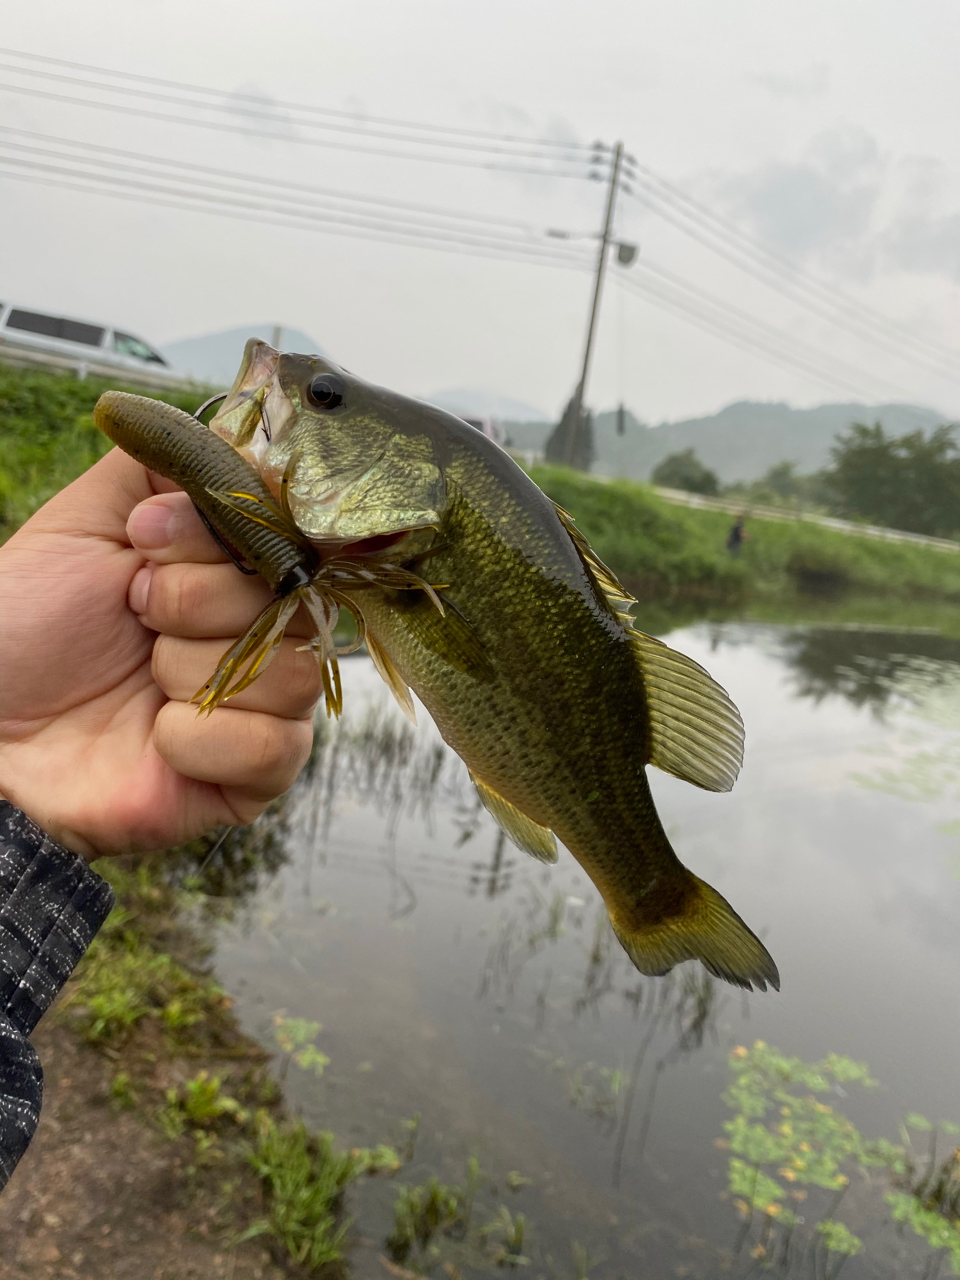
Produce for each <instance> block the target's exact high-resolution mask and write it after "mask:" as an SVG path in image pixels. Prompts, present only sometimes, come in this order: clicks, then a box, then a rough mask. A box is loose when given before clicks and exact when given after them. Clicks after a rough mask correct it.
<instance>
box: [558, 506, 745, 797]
mask: <svg viewBox="0 0 960 1280" xmlns="http://www.w3.org/2000/svg"><path fill="white" fill-rule="evenodd" d="M554 505H556V504H554ZM557 514H558V516H559V517H560V522H561V524H562V525H563V527H564V528H565V529H566V531H567V533H569V535H570V538H571V541H572V542H573V545H574V546H575V547H576V549H577V553H578V554H579V556H580V560H581V562H582V563H583V567H584V569H586V571H587V574H588V576H589V577H590V579H591V581H592V582H593V584H594V586H595V587H596V588H597V591H598V592H599V593H600V595H601V597H602V598H603V600H604V601H605V603H606V605H607V607H608V608H609V610H610V612H611V613H613V614H614V615H615V616H616V617H617V618H619V619H620V621H621V622H622V623H623V625H624V627H625V628H626V631H627V635H628V637H629V641H630V646H631V648H632V649H633V652H634V654H635V656H636V659H637V664H638V666H639V667H640V671H641V674H642V676H643V683H644V688H645V689H646V694H647V713H648V717H649V725H648V728H649V734H648V749H647V762H648V763H649V764H653V765H656V766H657V768H658V769H663V770H664V771H665V772H666V773H672V774H673V775H674V777H676V778H682V779H683V781H684V782H692V783H693V784H694V786H696V787H703V789H704V790H705V791H729V790H730V788H731V787H732V786H733V784H734V783H735V782H736V780H737V774H738V773H739V772H740V766H741V764H742V763H743V721H742V720H741V719H740V712H739V711H738V710H737V708H736V707H735V706H734V704H733V702H732V701H731V699H730V697H729V696H728V695H727V692H726V690H725V689H723V688H721V686H720V685H718V684H717V682H716V680H714V679H713V677H712V676H711V675H709V673H708V672H706V671H704V669H703V667H701V666H700V665H699V663H696V662H694V661H693V659H692V658H688V657H686V656H685V655H684V654H682V653H678V652H677V651H676V649H671V648H670V647H669V646H668V645H665V644H664V643H663V641H662V640H655V639H654V638H653V636H648V635H644V633H643V632H642V631H637V630H636V629H635V627H634V626H633V619H632V618H631V616H630V614H629V613H628V612H627V609H628V608H629V606H630V605H632V604H635V603H636V601H635V600H634V599H633V597H632V596H631V595H630V594H629V592H627V591H626V590H625V588H624V587H623V586H622V585H621V583H620V582H618V581H617V578H616V575H615V574H613V573H612V572H611V570H610V569H608V568H607V566H606V565H605V564H604V563H603V561H602V560H600V559H599V557H598V556H597V555H596V554H595V552H594V551H593V549H592V547H591V546H590V544H589V543H588V542H587V540H586V538H585V537H584V536H583V534H582V533H581V532H580V530H579V529H578V528H577V526H576V525H575V524H574V522H573V518H572V517H571V516H570V515H569V514H568V513H567V512H566V511H564V510H563V508H562V507H557Z"/></svg>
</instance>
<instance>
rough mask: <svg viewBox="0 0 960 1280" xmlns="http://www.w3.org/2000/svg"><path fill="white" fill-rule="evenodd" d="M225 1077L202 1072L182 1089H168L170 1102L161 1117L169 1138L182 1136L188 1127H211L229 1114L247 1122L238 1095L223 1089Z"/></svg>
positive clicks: (168, 1101)
mask: <svg viewBox="0 0 960 1280" xmlns="http://www.w3.org/2000/svg"><path fill="white" fill-rule="evenodd" d="M222 1084H223V1080H222V1079H221V1077H220V1076H211V1075H210V1074H209V1073H208V1072H206V1071H199V1072H198V1073H197V1074H196V1075H195V1076H194V1077H193V1079H192V1080H188V1081H187V1082H186V1083H185V1084H184V1085H183V1087H182V1088H181V1089H168V1090H167V1093H166V1099H167V1101H166V1105H165V1106H164V1107H163V1108H162V1109H161V1111H160V1112H159V1114H158V1119H159V1120H160V1123H161V1124H162V1126H163V1129H164V1132H165V1133H166V1134H167V1136H168V1137H171V1138H179V1137H180V1135H181V1134H182V1133H183V1132H184V1130H185V1129H187V1128H188V1127H192V1128H194V1129H208V1128H211V1127H214V1126H215V1125H216V1124H217V1122H218V1121H219V1120H222V1119H223V1118H224V1117H225V1116H229V1117H230V1118H231V1119H232V1120H234V1121H235V1122H236V1123H237V1124H243V1123H244V1122H245V1121H246V1119H247V1113H246V1112H245V1111H244V1109H243V1107H241V1105H240V1103H239V1102H238V1101H237V1100H236V1098H232V1097H230V1095H229V1094H226V1093H224V1092H223V1091H222V1088H221V1086H222Z"/></svg>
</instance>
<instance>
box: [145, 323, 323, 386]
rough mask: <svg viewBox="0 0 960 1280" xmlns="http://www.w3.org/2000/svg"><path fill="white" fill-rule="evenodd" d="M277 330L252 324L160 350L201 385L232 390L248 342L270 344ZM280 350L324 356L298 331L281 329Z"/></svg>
mask: <svg viewBox="0 0 960 1280" xmlns="http://www.w3.org/2000/svg"><path fill="white" fill-rule="evenodd" d="M274 328H275V326H274V325H272V324H250V325H244V326H242V327H241V328H239V329H222V330H221V331H220V332H219V333H207V334H204V335H203V336H202V337H200V338H181V339H179V341H177V342H168V343H167V344H166V346H164V347H161V351H162V352H163V355H164V356H166V358H167V359H168V360H169V361H170V363H171V365H173V367H174V369H177V370H179V371H181V372H182V373H188V374H190V376H191V377H193V378H196V380H197V381H198V382H208V383H210V385H211V386H215V387H229V385H230V383H231V382H233V380H234V378H235V377H236V376H237V370H238V369H239V368H240V360H241V357H242V356H243V348H244V345H245V344H246V341H247V339H248V338H263V339H264V340H265V341H266V342H271V341H272V340H273V336H274ZM280 349H281V350H282V351H298V352H301V353H303V354H304V355H325V354H326V352H324V351H323V349H322V348H321V346H320V344H319V343H318V342H316V341H315V339H313V338H311V337H309V336H308V335H307V334H305V333H302V332H301V331H300V330H299V329H287V328H283V327H281V329H280Z"/></svg>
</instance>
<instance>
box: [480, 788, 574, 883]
mask: <svg viewBox="0 0 960 1280" xmlns="http://www.w3.org/2000/svg"><path fill="white" fill-rule="evenodd" d="M470 778H471V780H472V782H473V785H474V786H475V787H476V788H477V794H478V795H479V797H480V799H481V801H482V803H483V806H484V808H485V809H486V810H487V812H488V813H491V814H492V815H493V817H494V818H496V820H497V822H498V823H499V824H500V826H501V827H502V828H503V830H504V831H505V832H506V834H507V836H509V838H510V839H511V840H512V841H513V843H514V844H515V845H516V846H517V848H518V849H522V850H523V852H524V853H529V854H530V855H531V857H534V858H536V859H537V861H538V862H556V860H557V840H556V837H555V836H554V834H553V832H552V831H548V830H547V828H546V827H541V826H540V824H539V823H538V822H534V821H533V819H532V818H528V817H527V815H526V814H525V813H521V812H520V810H519V809H518V808H517V806H516V805H515V804H511V803H510V801H509V800H504V798H503V796H502V795H501V794H500V793H499V791H494V789H493V788H492V787H488V786H487V784H486V783H485V782H481V781H480V779H479V778H475V777H474V776H473V774H471V775H470Z"/></svg>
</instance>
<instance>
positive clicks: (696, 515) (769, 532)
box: [531, 467, 960, 604]
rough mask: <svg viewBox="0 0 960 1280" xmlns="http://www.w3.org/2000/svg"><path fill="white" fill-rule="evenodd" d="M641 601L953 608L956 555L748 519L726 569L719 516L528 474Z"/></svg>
mask: <svg viewBox="0 0 960 1280" xmlns="http://www.w3.org/2000/svg"><path fill="white" fill-rule="evenodd" d="M531 474H532V476H533V478H534V479H535V480H536V482H537V484H539V485H540V487H541V488H542V489H543V490H544V491H545V492H546V493H548V494H549V495H550V497H551V498H553V500H554V501H555V502H558V503H559V504H560V506H562V507H565V508H566V510H568V511H569V512H571V514H572V515H573V516H574V517H575V519H576V521H577V524H578V525H579V527H580V528H581V529H582V530H583V532H584V534H585V535H586V536H587V537H588V538H589V540H590V542H591V543H592V544H593V546H594V548H595V549H596V551H597V554H598V555H599V556H600V557H601V558H602V559H603V560H605V561H606V562H607V563H608V564H609V565H610V567H611V568H612V569H614V570H615V571H616V572H617V573H618V574H619V575H620V576H621V577H622V579H623V581H624V583H625V585H626V586H628V587H629V588H630V589H631V590H632V591H634V592H635V593H636V594H637V595H638V596H639V597H640V598H644V597H647V598H650V597H653V598H658V597H668V598H670V597H672V598H675V599H681V600H682V599H696V598H701V599H703V600H705V601H707V600H712V601H728V602H737V601H741V602H747V603H750V602H759V601H764V600H766V601H770V600H774V599H780V600H783V601H792V600H797V599H798V597H803V596H806V597H808V598H809V597H811V596H819V597H821V598H823V597H827V598H830V597H833V598H835V599H837V598H840V597H842V596H843V595H844V594H849V595H862V596H873V597H886V598H887V599H890V600H897V601H924V600H927V601H940V602H949V603H951V604H960V554H953V553H951V552H946V551H936V550H933V549H931V548H927V547H922V546H910V545H904V544H898V543H888V542H875V541H872V540H870V539H867V538H857V537H851V536H848V535H845V534H841V533H835V532H834V531H833V530H830V529H823V528H820V527H818V526H816V525H810V524H804V523H802V522H799V521H798V522H796V523H792V522H790V521H774V520H766V521H765V520H760V519H756V518H753V519H749V520H748V521H747V526H746V528H747V532H748V534H749V536H750V541H749V542H747V543H745V544H744V546H743V548H742V550H741V553H740V555H739V557H738V558H737V559H733V557H731V556H730V554H729V552H728V551H727V550H726V546H725V542H726V536H727V532H728V530H729V528H730V524H731V517H730V516H729V515H727V514H726V513H724V512H718V511H696V510H691V509H690V508H687V507H676V506H671V505H670V504H668V503H666V502H664V501H663V500H662V499H661V498H658V497H657V495H656V494H655V493H653V492H652V490H651V489H650V488H649V487H648V486H646V485H642V484H635V483H633V482H631V481H627V480H617V481H613V482H612V483H610V484H603V483H599V482H597V481H596V480H592V479H590V478H589V477H587V476H583V475H580V474H578V473H577V472H574V471H568V470H565V469H561V468H547V467H538V468H535V469H534V470H533V471H532V473H531Z"/></svg>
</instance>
